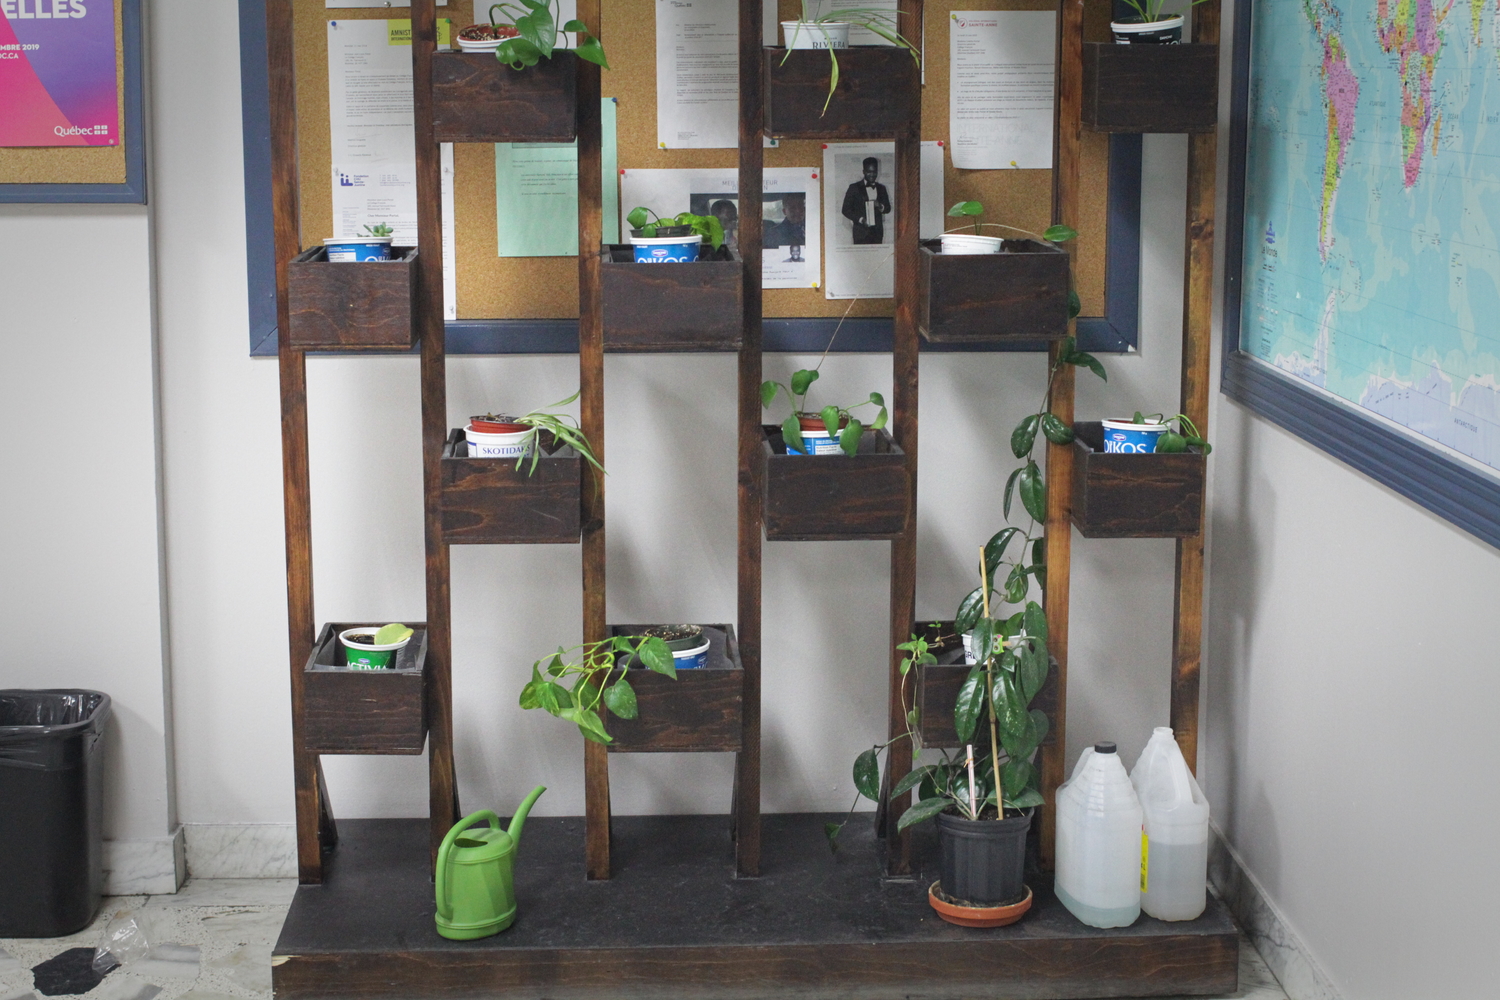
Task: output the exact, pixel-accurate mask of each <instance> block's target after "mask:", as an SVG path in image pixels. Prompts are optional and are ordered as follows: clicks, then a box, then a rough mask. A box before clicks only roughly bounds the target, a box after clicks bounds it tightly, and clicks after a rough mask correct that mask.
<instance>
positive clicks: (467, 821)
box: [433, 809, 500, 920]
mask: <svg viewBox="0 0 1500 1000" xmlns="http://www.w3.org/2000/svg"><path fill="white" fill-rule="evenodd" d="M481 820H489V823H490V826H491V827H493V828H494V829H496V830H498V829H500V817H499V816H496V815H495V814H494V812H492V811H491V810H489V809H481V810H479V811H478V812H477V813H471V814H469V815H468V816H465V817H464V818H463V819H461V820H459V821H458V823H456V824H455V825H454V827H453V829H451V830H449V831H448V835H447V836H446V837H444V838H443V846H442V847H439V848H438V856H437V867H436V869H435V870H434V874H433V881H434V882H435V883H437V911H438V916H440V917H442V918H443V919H444V920H452V919H453V908H452V907H450V906H449V905H448V893H447V891H446V889H445V888H444V886H445V884H446V882H447V879H445V878H444V877H443V875H444V873H445V872H446V871H447V868H448V851H449V850H451V849H452V847H453V842H454V841H455V840H457V839H458V835H459V834H460V833H463V832H464V831H465V830H467V829H468V828H469V827H471V826H473V825H474V824H476V823H478V822H480V821H481Z"/></svg>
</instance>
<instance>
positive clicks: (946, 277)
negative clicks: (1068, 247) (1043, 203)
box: [917, 240, 1070, 344]
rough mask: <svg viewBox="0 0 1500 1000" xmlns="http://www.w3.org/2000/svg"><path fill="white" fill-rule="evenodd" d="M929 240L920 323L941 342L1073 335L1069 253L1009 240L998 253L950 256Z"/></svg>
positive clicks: (924, 333)
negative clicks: (1069, 328)
mask: <svg viewBox="0 0 1500 1000" xmlns="http://www.w3.org/2000/svg"><path fill="white" fill-rule="evenodd" d="M939 245H940V244H939V241H937V240H929V241H925V242H924V243H923V244H922V250H921V254H920V257H919V260H920V269H919V270H918V272H917V280H918V284H917V306H918V310H919V311H918V313H917V326H918V329H920V330H921V331H922V336H923V337H926V338H927V339H928V340H930V341H932V342H933V343H935V344H954V343H956V344H967V343H997V342H1004V341H1010V340H1028V341H1035V340H1057V339H1059V338H1062V337H1066V336H1067V335H1068V289H1069V282H1068V269H1069V265H1070V259H1069V257H1068V254H1067V251H1065V250H1062V249H1060V248H1058V247H1054V246H1050V245H1048V244H1045V243H1039V242H1038V241H1036V240H1006V241H1005V252H1004V253H997V254H968V255H963V254H944V253H942V252H940V251H939V249H938V248H939Z"/></svg>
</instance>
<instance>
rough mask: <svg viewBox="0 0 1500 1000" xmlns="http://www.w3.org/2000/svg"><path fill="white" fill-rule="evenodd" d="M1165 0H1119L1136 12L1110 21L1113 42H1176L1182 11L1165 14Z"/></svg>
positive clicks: (1179, 38)
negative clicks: (1163, 9)
mask: <svg viewBox="0 0 1500 1000" xmlns="http://www.w3.org/2000/svg"><path fill="white" fill-rule="evenodd" d="M1164 2H1165V0H1120V2H1119V3H1118V4H1116V9H1117V10H1118V9H1120V8H1121V7H1123V8H1125V9H1127V10H1132V11H1134V12H1135V13H1133V14H1129V15H1126V16H1124V17H1120V18H1117V19H1115V20H1113V21H1111V22H1110V24H1109V29H1110V31H1111V32H1113V33H1114V36H1115V42H1116V43H1117V44H1121V45H1176V44H1178V43H1179V42H1181V41H1182V25H1183V20H1184V19H1183V15H1181V14H1165V13H1163V12H1162V6H1163V4H1164ZM1200 3H1203V0H1192V2H1191V3H1190V4H1189V5H1188V6H1190V7H1196V6H1197V5H1198V4H1200Z"/></svg>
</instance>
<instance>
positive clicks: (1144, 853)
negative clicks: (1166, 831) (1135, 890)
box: [1141, 830, 1151, 892]
mask: <svg viewBox="0 0 1500 1000" xmlns="http://www.w3.org/2000/svg"><path fill="white" fill-rule="evenodd" d="M1150 868H1151V838H1150V837H1148V836H1146V831H1145V830H1142V831H1141V891H1142V892H1145V891H1146V875H1147V873H1148V872H1149V870H1150Z"/></svg>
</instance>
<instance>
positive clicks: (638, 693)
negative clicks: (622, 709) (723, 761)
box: [605, 625, 745, 753]
mask: <svg viewBox="0 0 1500 1000" xmlns="http://www.w3.org/2000/svg"><path fill="white" fill-rule="evenodd" d="M646 627H647V626H645V625H611V626H610V635H640V634H641V632H642V630H643V629H645V628H646ZM703 633H704V635H705V636H706V637H707V638H708V642H709V647H708V664H707V665H706V666H704V667H702V668H700V669H697V670H680V671H678V672H677V679H676V680H675V681H674V680H672V678H670V677H667V676H664V675H662V674H658V673H656V672H655V671H653V670H647V669H645V668H643V667H636V668H632V669H631V670H629V671H628V672H627V676H628V677H629V680H630V686H631V687H632V688H633V689H635V698H636V705H637V708H638V709H639V713H638V715H637V716H636V718H634V719H621V718H618V717H616V716H613V715H611V716H608V717H607V718H606V719H605V728H606V729H608V730H609V735H610V736H611V737H613V738H614V742H613V743H611V744H610V745H609V748H610V750H613V751H615V752H618V753H666V752H672V753H681V752H717V751H723V752H728V751H734V750H739V749H740V746H741V743H742V729H741V725H742V723H741V706H742V705H743V703H744V695H745V668H744V666H743V665H742V664H741V662H740V647H739V643H738V642H737V641H735V637H734V626H733V625H704V626H703Z"/></svg>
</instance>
